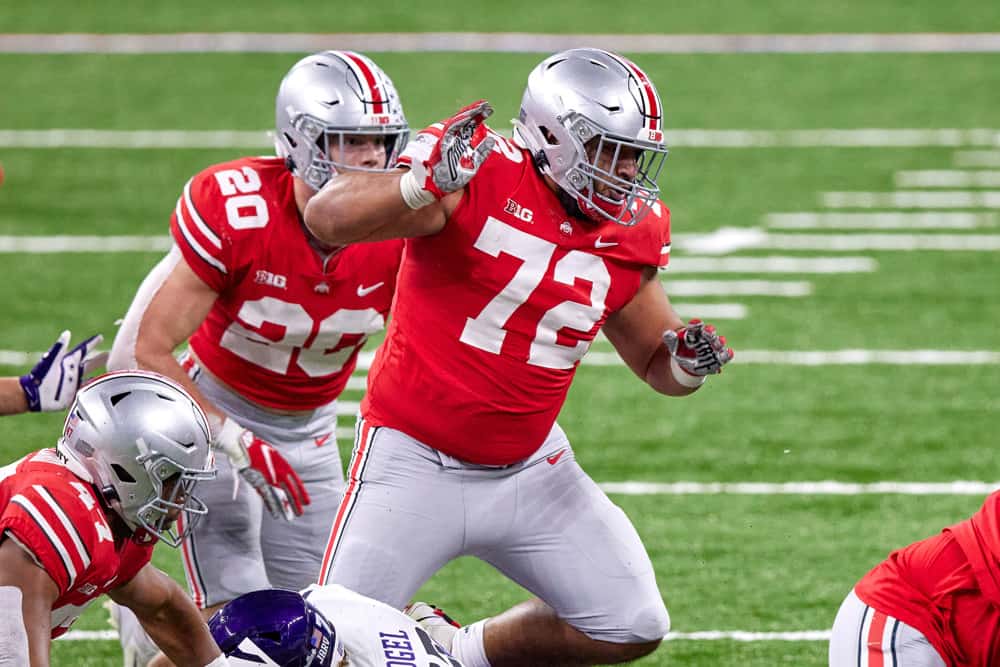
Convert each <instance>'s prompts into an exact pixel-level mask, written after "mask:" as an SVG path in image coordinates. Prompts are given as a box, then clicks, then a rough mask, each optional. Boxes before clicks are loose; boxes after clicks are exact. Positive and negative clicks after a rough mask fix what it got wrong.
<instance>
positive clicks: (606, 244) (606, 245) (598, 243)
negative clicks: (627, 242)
mask: <svg viewBox="0 0 1000 667" xmlns="http://www.w3.org/2000/svg"><path fill="white" fill-rule="evenodd" d="M616 245H618V241H602V240H601V237H600V236H598V237H597V240H596V241H594V247H595V248H610V247H611V246H616Z"/></svg>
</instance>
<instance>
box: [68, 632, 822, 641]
mask: <svg viewBox="0 0 1000 667" xmlns="http://www.w3.org/2000/svg"><path fill="white" fill-rule="evenodd" d="M117 639H118V633H117V632H116V631H114V630H70V631H69V632H67V633H66V634H64V635H62V636H61V637H59V639H58V640H57V641H69V642H73V641H77V642H79V641H91V642H92V641H111V640H117ZM664 639H665V640H666V641H722V640H729V641H737V642H768V641H787V642H819V641H830V631H829V630H798V631H793V632H750V631H747V630H701V631H698V632H671V633H669V634H668V635H667V636H666V637H664Z"/></svg>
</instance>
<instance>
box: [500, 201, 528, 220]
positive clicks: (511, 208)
mask: <svg viewBox="0 0 1000 667" xmlns="http://www.w3.org/2000/svg"><path fill="white" fill-rule="evenodd" d="M503 210H504V212H505V213H510V214H511V215H512V216H514V217H515V218H517V219H518V220H523V221H524V222H531V219H532V218H533V217H534V215H535V213H534V211H532V210H531V209H530V208H525V207H523V206H521V205H520V204H518V203H517V202H516V201H514V200H513V199H508V200H507V205H506V206H504V207H503Z"/></svg>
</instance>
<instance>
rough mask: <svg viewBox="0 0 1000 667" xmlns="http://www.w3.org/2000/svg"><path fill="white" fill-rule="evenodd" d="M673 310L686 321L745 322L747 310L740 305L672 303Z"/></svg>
mask: <svg viewBox="0 0 1000 667" xmlns="http://www.w3.org/2000/svg"><path fill="white" fill-rule="evenodd" d="M673 306H674V310H676V311H677V313H678V314H679V315H680V316H681V317H683V318H684V319H686V320H689V319H691V318H692V317H700V318H702V319H704V320H745V319H746V318H747V315H748V314H749V312H750V311H749V309H748V308H747V307H746V306H745V305H744V304H742V303H688V302H684V301H680V302H677V301H675V302H674V303H673Z"/></svg>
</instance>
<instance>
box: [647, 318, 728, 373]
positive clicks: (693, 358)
mask: <svg viewBox="0 0 1000 667" xmlns="http://www.w3.org/2000/svg"><path fill="white" fill-rule="evenodd" d="M663 344H664V345H666V346H667V350H668V351H669V352H670V369H671V371H673V374H674V379H676V380H677V381H678V382H679V383H681V384H682V385H684V386H685V387H697V386H700V385H701V384H702V383H703V382H704V381H705V378H706V377H707V376H709V375H714V374H716V373H721V372H722V367H723V366H725V365H726V364H727V363H729V362H730V361H731V360H732V358H733V356H734V355H735V353H734V352H733V350H732V348H729V347H726V338H725V337H724V336H720V335H719V334H718V333H717V332H716V330H715V327H714V326H712V325H711V324H708V325H706V324H705V323H704V322H702V321H701V320H691V321H690V322H688V325H687V326H686V327H680V328H679V329H668V330H667V331H666V332H664V334H663Z"/></svg>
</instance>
